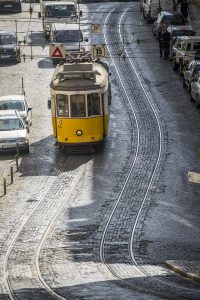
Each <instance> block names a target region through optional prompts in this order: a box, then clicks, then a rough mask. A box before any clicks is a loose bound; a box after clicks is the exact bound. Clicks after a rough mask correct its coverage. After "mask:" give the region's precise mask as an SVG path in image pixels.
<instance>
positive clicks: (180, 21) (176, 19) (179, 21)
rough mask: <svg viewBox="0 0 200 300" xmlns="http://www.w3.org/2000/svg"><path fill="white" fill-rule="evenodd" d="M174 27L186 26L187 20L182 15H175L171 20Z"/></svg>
mask: <svg viewBox="0 0 200 300" xmlns="http://www.w3.org/2000/svg"><path fill="white" fill-rule="evenodd" d="M171 24H172V25H185V20H184V18H183V16H181V15H173V16H172V18H171Z"/></svg>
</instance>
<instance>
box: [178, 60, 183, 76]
mask: <svg viewBox="0 0 200 300" xmlns="http://www.w3.org/2000/svg"><path fill="white" fill-rule="evenodd" d="M178 73H179V75H180V76H182V75H183V63H182V62H181V61H180V62H179V66H178Z"/></svg>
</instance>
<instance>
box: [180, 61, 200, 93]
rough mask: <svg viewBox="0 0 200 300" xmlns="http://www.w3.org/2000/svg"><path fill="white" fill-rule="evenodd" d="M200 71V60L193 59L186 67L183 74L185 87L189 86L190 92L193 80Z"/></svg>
mask: <svg viewBox="0 0 200 300" xmlns="http://www.w3.org/2000/svg"><path fill="white" fill-rule="evenodd" d="M199 72H200V60H192V61H191V62H190V63H189V65H188V66H187V67H186V70H185V72H184V75H183V87H187V88H188V92H190V89H191V82H192V80H193V79H194V78H195V77H196V76H197V75H198V73H199Z"/></svg>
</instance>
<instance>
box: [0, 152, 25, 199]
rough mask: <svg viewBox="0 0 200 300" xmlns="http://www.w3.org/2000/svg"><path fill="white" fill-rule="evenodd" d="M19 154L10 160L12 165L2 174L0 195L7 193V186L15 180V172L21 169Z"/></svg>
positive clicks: (0, 177) (0, 176)
mask: <svg viewBox="0 0 200 300" xmlns="http://www.w3.org/2000/svg"><path fill="white" fill-rule="evenodd" d="M19 159H20V157H19V155H15V159H14V160H12V161H11V162H10V166H9V167H8V168H7V169H6V170H5V171H4V172H3V174H2V175H0V197H3V196H4V195H6V194H7V187H8V186H9V185H11V184H12V183H13V182H14V174H15V173H17V172H18V171H19Z"/></svg>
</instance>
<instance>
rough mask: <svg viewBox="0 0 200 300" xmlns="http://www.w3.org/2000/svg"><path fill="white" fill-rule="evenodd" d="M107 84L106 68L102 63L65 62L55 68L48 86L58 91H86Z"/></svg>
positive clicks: (103, 86)
mask: <svg viewBox="0 0 200 300" xmlns="http://www.w3.org/2000/svg"><path fill="white" fill-rule="evenodd" d="M107 86H108V70H107V68H105V67H104V65H103V64H101V63H97V62H85V63H76V64H69V63H65V64H63V65H61V66H59V65H58V66H57V68H56V69H55V72H54V75H53V78H52V81H51V84H50V87H51V88H52V89H54V90H59V91H84V90H85V91H88V90H96V89H101V88H102V89H104V88H106V87H107Z"/></svg>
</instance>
